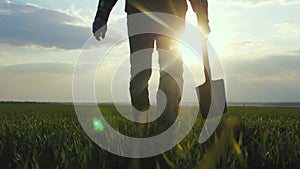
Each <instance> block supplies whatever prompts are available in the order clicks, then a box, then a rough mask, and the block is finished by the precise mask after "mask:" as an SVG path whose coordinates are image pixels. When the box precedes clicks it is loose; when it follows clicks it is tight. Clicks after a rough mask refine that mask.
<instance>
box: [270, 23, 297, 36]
mask: <svg viewBox="0 0 300 169" xmlns="http://www.w3.org/2000/svg"><path fill="white" fill-rule="evenodd" d="M273 29H274V31H275V36H280V37H282V38H297V39H299V38H300V23H288V22H286V23H279V24H275V25H274V26H273Z"/></svg>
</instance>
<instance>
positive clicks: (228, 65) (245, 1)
mask: <svg viewBox="0 0 300 169" xmlns="http://www.w3.org/2000/svg"><path fill="white" fill-rule="evenodd" d="M97 4H98V1H97V0H93V1H89V2H86V1H80V0H64V1H61V0H59V1H58V0H43V1H41V0H0V79H1V80H0V101H54V102H60V101H67V102H70V101H72V78H73V71H74V68H75V65H76V61H77V59H78V57H79V56H80V55H84V54H86V53H88V50H89V49H90V48H93V46H94V48H95V46H97V47H96V49H97V50H98V51H101V49H102V48H104V47H105V44H104V46H101V45H99V44H100V43H98V42H96V40H94V39H93V38H92V37H91V36H92V34H91V24H92V22H93V19H94V14H95V12H96V8H97ZM124 6H125V5H124V1H119V2H118V3H117V4H116V6H115V7H114V9H113V11H112V13H111V16H110V18H109V22H114V21H116V20H118V19H119V18H122V17H125V16H126V13H125V12H124ZM299 9H300V0H264V1H261V0H209V9H208V10H209V20H210V27H211V30H212V32H211V34H210V35H209V40H210V42H211V44H212V46H213V47H214V49H215V50H216V53H217V55H218V57H219V60H220V62H221V64H222V67H223V72H224V74H222V77H223V78H224V79H225V82H226V95H227V100H228V101H229V102H299V101H300V90H299V86H300V79H299V75H300V66H299V63H300V20H299V18H300V10H299ZM187 21H188V22H190V23H192V24H195V16H194V13H193V12H192V10H191V8H189V11H188V14H187ZM108 29H109V31H108V35H107V39H108V41H109V40H110V39H111V40H113V39H114V38H116V36H117V35H116V34H114V33H113V32H114V31H113V30H116V29H123V30H124V31H126V26H125V25H123V26H120V27H111V28H110V27H109V28H108ZM115 32H116V31H115ZM87 42H88V43H87ZM86 44H89V45H91V44H92V45H91V46H89V45H86ZM128 50H129V49H128V42H127V41H126V40H124V41H123V42H122V43H120V44H119V45H117V46H115V48H114V49H113V50H112V51H111V53H110V55H111V57H110V58H108V59H106V60H105V61H106V62H104V63H106V64H103V65H102V66H103V67H102V68H101V71H99V70H98V72H99V77H97V79H96V80H95V81H96V83H97V88H98V89H97V92H99V93H100V94H99V95H100V96H99V97H101V99H102V101H108V100H109V97H107V98H106V96H107V95H108V94H109V93H108V92H107V90H105V89H104V88H105V87H107V85H109V84H105V83H106V81H107V79H109V78H110V76H114V75H115V74H114V73H115V72H112V71H111V69H112V68H114V66H116V65H118V64H120V63H118V62H120V61H122V57H123V59H124V58H126V56H127V57H128ZM183 57H184V60H186V61H187V62H189V61H190V62H192V60H191V57H189V56H183ZM114 64H115V65H114ZM109 66H110V67H109ZM127 66H128V65H127ZM190 66H191V67H193V66H196V65H192V64H190ZM121 72H122V71H121ZM156 72H157V71H156ZM156 76H157V75H156ZM156 76H155V73H154V78H155V77H156ZM128 78H129V77H127V76H122V78H120V79H122V81H119V82H117V84H118V85H119V86H118V85H117V86H116V87H115V89H114V90H115V92H117V93H118V92H122V91H127V90H124V88H127V89H128V87H127V86H126V87H124V85H128V84H127V83H128V80H129V79H128ZM83 80H84V78H83ZM153 83H155V82H153ZM152 88H155V85H154V87H152ZM102 89H103V90H102ZM101 99H100V100H101ZM107 99H108V100H107Z"/></svg>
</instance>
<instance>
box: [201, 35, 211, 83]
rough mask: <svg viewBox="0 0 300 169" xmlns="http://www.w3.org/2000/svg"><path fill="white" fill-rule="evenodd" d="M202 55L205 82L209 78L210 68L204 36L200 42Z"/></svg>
mask: <svg viewBox="0 0 300 169" xmlns="http://www.w3.org/2000/svg"><path fill="white" fill-rule="evenodd" d="M202 57H203V64H204V75H205V81H206V82H207V81H210V80H211V70H210V65H209V58H208V51H207V38H204V39H203V42H202Z"/></svg>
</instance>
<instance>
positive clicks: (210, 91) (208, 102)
mask: <svg viewBox="0 0 300 169" xmlns="http://www.w3.org/2000/svg"><path fill="white" fill-rule="evenodd" d="M196 92H197V96H198V101H199V106H200V113H201V116H202V118H203V119H207V118H211V117H216V116H218V115H222V114H223V113H225V112H226V111H227V104H226V97H225V85H224V80H223V79H220V80H215V81H206V82H205V83H204V84H202V85H200V86H197V87H196Z"/></svg>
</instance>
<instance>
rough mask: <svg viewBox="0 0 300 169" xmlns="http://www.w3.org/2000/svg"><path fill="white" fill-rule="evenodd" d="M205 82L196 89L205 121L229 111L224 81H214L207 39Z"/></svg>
mask: <svg viewBox="0 0 300 169" xmlns="http://www.w3.org/2000/svg"><path fill="white" fill-rule="evenodd" d="M202 55H203V64H204V76H205V82H204V83H203V84H202V85H200V86H197V87H196V92H197V96H198V101H199V106H200V113H201V116H202V118H203V119H208V118H213V117H217V116H219V115H222V114H223V113H225V112H226V111H227V103H226V97H225V85H224V80H223V79H219V80H212V79H211V77H212V76H211V69H210V65H209V58H208V52H207V39H206V38H205V39H204V40H203V46H202Z"/></svg>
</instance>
